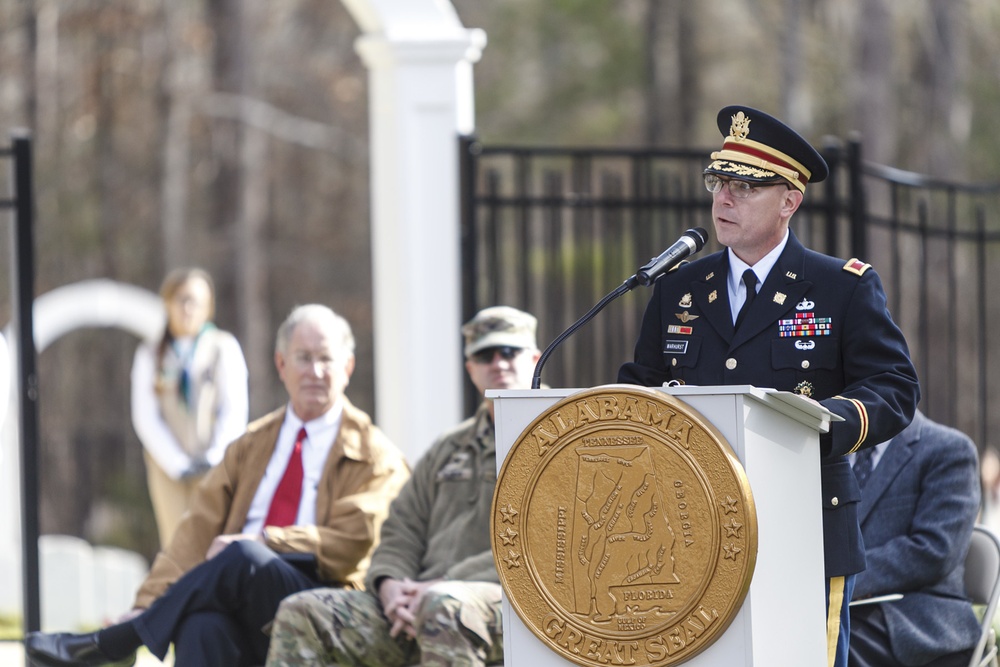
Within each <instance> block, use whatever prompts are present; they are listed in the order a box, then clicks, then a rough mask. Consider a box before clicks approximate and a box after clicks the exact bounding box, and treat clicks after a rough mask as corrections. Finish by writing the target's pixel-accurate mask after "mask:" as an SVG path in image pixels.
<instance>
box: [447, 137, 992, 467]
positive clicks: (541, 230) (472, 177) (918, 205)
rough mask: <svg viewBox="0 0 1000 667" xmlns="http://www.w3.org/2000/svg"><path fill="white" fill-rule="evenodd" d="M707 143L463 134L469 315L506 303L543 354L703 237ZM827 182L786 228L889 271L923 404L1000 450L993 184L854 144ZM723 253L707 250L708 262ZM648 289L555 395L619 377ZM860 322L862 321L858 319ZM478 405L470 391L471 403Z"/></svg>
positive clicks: (596, 331) (562, 367) (587, 343)
mask: <svg viewBox="0 0 1000 667" xmlns="http://www.w3.org/2000/svg"><path fill="white" fill-rule="evenodd" d="M711 150H713V149H711V148H706V149H690V150H656V149H642V150H634V149H617V148H550V147H523V146H489V145H483V144H481V143H479V142H478V141H476V140H475V138H472V137H463V138H462V139H461V140H460V155H461V178H462V243H463V252H462V256H463V277H464V278H463V279H464V285H463V315H464V316H465V317H470V316H471V315H472V314H473V313H474V312H475V311H476V310H478V309H479V308H482V307H485V306H488V305H494V304H506V305H511V306H515V307H518V308H522V309H524V310H527V311H529V312H532V313H534V314H535V315H537V316H538V317H539V344H540V345H542V346H543V347H544V346H545V345H546V344H547V343H548V342H549V341H551V340H553V339H554V338H555V337H556V336H557V335H558V334H559V333H560V332H562V331H563V330H564V329H565V328H566V327H568V326H569V325H571V324H572V323H573V322H574V321H576V320H577V319H578V318H579V317H580V316H582V315H583V314H584V313H586V312H587V311H588V310H589V309H590V308H591V307H592V306H593V305H594V304H595V303H597V302H598V301H599V300H600V299H601V298H602V297H603V296H604V295H606V294H608V293H609V292H611V291H612V290H613V289H615V288H616V287H618V286H619V285H621V284H622V282H624V281H625V279H627V278H628V277H629V276H631V275H632V274H633V273H635V271H636V269H638V268H639V267H640V266H641V265H642V264H644V263H645V262H646V261H648V259H649V258H650V257H652V256H655V255H657V254H659V253H660V252H661V251H662V250H663V249H664V248H666V247H667V246H668V245H670V244H671V243H673V241H675V240H676V239H677V237H678V236H679V235H680V234H681V233H683V232H684V230H686V229H688V228H690V227H695V226H701V227H705V228H706V229H708V230H709V231H710V236H711V229H712V225H711V195H709V194H708V193H707V192H706V191H705V189H704V186H703V185H702V179H701V170H702V168H703V167H704V165H705V162H706V157H707V155H708V154H709V153H710V152H711ZM822 152H823V154H824V156H825V157H826V159H827V162H828V163H829V164H830V167H831V175H830V178H828V179H827V180H826V181H824V182H823V183H821V184H817V185H814V186H812V187H811V188H810V190H809V192H808V194H807V197H806V200H805V203H804V204H803V207H802V208H801V209H800V211H799V213H797V214H796V216H795V218H794V219H793V221H792V228H793V230H794V231H795V233H796V235H797V236H798V237H799V239H800V240H801V241H802V242H803V243H804V244H805V245H806V246H808V247H811V248H814V249H816V250H819V251H821V252H825V253H828V254H831V255H836V256H840V257H844V258H848V257H860V258H862V259H863V260H865V261H867V262H870V263H871V264H872V265H873V266H874V267H875V268H876V270H878V272H879V274H880V275H881V276H882V279H883V282H884V283H885V286H886V291H887V293H888V295H889V303H890V309H891V311H892V313H893V317H894V318H895V319H896V320H897V322H899V324H900V326H901V327H902V328H903V331H904V333H905V334H906V336H907V340H908V341H909V344H910V352H911V355H912V357H913V360H914V363H915V365H916V367H917V371H918V373H919V375H920V378H921V385H922V389H923V399H922V402H921V408H922V409H923V410H924V412H926V413H927V414H928V415H930V416H931V417H933V418H935V419H937V420H939V421H942V422H944V423H947V424H951V425H953V426H956V427H958V428H960V429H962V430H963V431H965V432H966V433H968V434H969V435H970V436H972V437H973V438H974V439H975V440H976V441H977V443H978V444H979V445H980V447H983V446H987V445H989V446H991V447H994V448H1000V431H998V430H997V427H998V425H1000V415H997V414H994V412H996V411H991V410H990V406H991V405H993V404H994V402H995V401H996V400H997V399H998V392H1000V382H998V381H997V380H996V379H995V378H994V377H991V375H990V373H989V363H990V360H991V359H992V360H994V362H995V361H996V360H997V359H1000V297H995V296H994V297H993V298H990V297H991V295H990V294H989V288H988V285H989V276H991V275H1000V183H996V184H989V185H974V184H961V183H953V182H947V181H942V180H939V179H933V178H929V177H926V176H922V175H920V174H914V173H910V172H903V171H900V170H897V169H893V168H890V167H885V166H881V165H875V164H870V163H865V162H864V161H863V160H862V156H861V146H860V144H858V143H857V142H856V141H850V142H846V143H840V142H837V141H831V142H829V143H828V144H827V145H826V146H824V148H823V151H822ZM715 249H718V245H717V244H716V243H715V242H714V241H712V240H710V242H709V244H708V246H707V247H706V248H705V249H704V250H703V252H705V253H707V252H711V251H713V250H715ZM649 296H650V292H648V291H646V290H645V289H643V288H639V289H637V290H634V291H632V292H630V293H628V294H626V295H625V296H624V297H622V298H621V299H619V300H617V301H615V302H613V303H612V304H610V305H609V306H608V307H607V308H606V309H605V310H604V311H603V312H602V313H601V314H600V315H598V316H597V317H596V318H595V319H594V320H593V321H592V322H590V323H589V324H588V325H587V326H586V327H584V328H582V329H580V330H579V331H578V332H577V333H576V334H574V336H572V337H571V338H569V339H568V340H567V341H566V342H565V343H563V345H562V346H561V347H560V348H559V349H558V350H557V351H556V352H555V353H554V354H553V355H552V357H551V358H550V359H549V361H548V363H547V364H546V366H545V369H544V371H543V374H542V381H543V382H544V383H546V384H548V385H550V386H559V387H587V386H593V385H597V384H604V383H608V382H613V381H614V379H615V376H616V373H617V369H618V366H619V365H620V364H621V363H622V362H623V361H626V360H628V359H630V358H631V355H632V345H633V343H634V341H635V339H636V335H637V333H638V328H639V323H640V321H641V318H642V312H643V310H644V308H645V304H646V301H647V299H648V298H649ZM857 326H865V323H864V322H858V323H857ZM473 401H474V398H473V397H472V396H471V395H470V396H469V402H470V404H471V403H472V402H473Z"/></svg>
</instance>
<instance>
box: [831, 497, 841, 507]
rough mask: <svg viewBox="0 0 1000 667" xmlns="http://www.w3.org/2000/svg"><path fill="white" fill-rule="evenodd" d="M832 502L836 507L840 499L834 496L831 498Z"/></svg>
mask: <svg viewBox="0 0 1000 667" xmlns="http://www.w3.org/2000/svg"><path fill="white" fill-rule="evenodd" d="M830 504H831V505H833V506H834V507H836V506H837V505H839V504H840V499H839V498H837V496H834V497H833V498H831V499H830Z"/></svg>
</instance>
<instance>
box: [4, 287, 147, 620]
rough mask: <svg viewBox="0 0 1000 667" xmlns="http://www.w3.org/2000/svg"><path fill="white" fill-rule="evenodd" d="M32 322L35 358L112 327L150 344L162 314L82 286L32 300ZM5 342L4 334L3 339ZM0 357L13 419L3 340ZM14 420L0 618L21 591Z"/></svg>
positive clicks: (130, 296)
mask: <svg viewBox="0 0 1000 667" xmlns="http://www.w3.org/2000/svg"><path fill="white" fill-rule="evenodd" d="M32 317H33V318H34V325H35V349H36V350H37V352H38V353H39V354H40V353H41V352H42V351H43V350H44V349H45V348H47V347H48V346H49V345H51V344H52V343H54V342H55V341H56V340H58V339H59V338H60V337H61V336H64V335H65V334H67V333H69V332H70V331H74V330H76V329H90V328H95V327H99V328H107V327H113V328H118V329H123V330H125V331H128V332H130V333H132V334H134V335H135V336H137V337H139V338H142V339H146V340H154V339H156V338H157V337H158V336H159V335H160V333H161V332H162V331H163V327H164V325H165V323H166V313H165V312H164V309H163V302H162V301H161V299H160V297H159V295H158V294H155V293H154V292H150V291H149V290H145V289H142V288H140V287H136V286H134V285H126V284H124V283H118V282H114V281H112V280H87V281H83V282H79V283H73V284H71V285H65V286H63V287H59V288H57V289H54V290H52V291H51V292H48V293H46V294H43V295H41V296H39V297H37V298H36V299H35V303H34V306H33V311H32ZM7 338H9V334H7ZM0 339H2V343H3V344H2V346H0V347H2V348H3V356H0V366H2V367H0V394H2V399H3V401H2V403H0V405H2V406H3V407H4V408H6V409H7V412H6V414H9V415H15V414H17V404H16V401H17V390H16V388H15V387H13V386H11V385H12V383H13V382H15V381H16V378H15V376H13V375H12V374H11V373H10V369H12V368H14V367H15V360H14V359H13V357H12V356H10V355H12V354H14V353H16V350H15V348H14V346H10V352H9V353H8V352H7V345H6V338H2V337H0ZM17 421H18V420H17V419H5V420H2V426H0V572H4V573H5V575H4V576H5V578H6V581H7V582H8V583H9V585H4V586H0V613H7V612H12V613H20V610H21V608H22V601H23V600H22V597H21V585H22V583H23V581H22V577H21V515H20V507H21V476H20V452H19V451H18V442H19V439H18V424H17Z"/></svg>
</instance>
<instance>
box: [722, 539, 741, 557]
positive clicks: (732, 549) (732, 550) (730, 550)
mask: <svg viewBox="0 0 1000 667" xmlns="http://www.w3.org/2000/svg"><path fill="white" fill-rule="evenodd" d="M722 550H723V551H725V552H726V553H725V555H724V556H723V558H725V559H727V560H736V554H738V553H739V552H741V551H743V549H740V548H739V547H738V546H736V545H735V544H732V543H730V544H727V545H726V546H724V547H722Z"/></svg>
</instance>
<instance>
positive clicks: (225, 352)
mask: <svg viewBox="0 0 1000 667" xmlns="http://www.w3.org/2000/svg"><path fill="white" fill-rule="evenodd" d="M160 297H161V298H162V299H163V304H164V306H165V308H166V311H167V325H166V329H165V330H164V332H163V337H162V338H161V339H160V340H159V341H158V342H157V343H150V342H145V343H143V344H141V345H140V346H139V348H138V349H137V350H136V352H135V361H134V362H133V364H132V425H133V427H134V428H135V432H136V434H137V435H138V436H139V440H140V441H142V445H143V447H144V448H145V450H146V451H145V458H146V480H147V483H148V486H149V496H150V499H151V500H152V503H153V513H154V514H155V515H156V525H157V528H158V530H159V535H160V547H161V548H165V547H166V546H167V544H169V542H170V538H171V536H172V535H173V534H174V530H175V529H176V528H177V524H178V523H180V520H181V517H182V516H183V514H184V512H185V511H186V510H187V508H188V504H189V503H190V500H191V496H192V495H193V493H194V490H195V488H196V487H197V485H198V481H199V480H200V479H201V478H202V476H203V475H204V474H205V473H206V472H207V471H208V469H209V468H210V467H212V466H213V465H215V464H217V463H218V462H219V461H221V460H222V453H223V452H224V451H225V449H226V447H227V446H228V445H229V443H230V442H232V441H233V440H234V439H236V438H237V437H238V436H240V435H241V434H242V433H243V432H244V431H245V430H246V425H247V410H248V407H247V365H246V360H245V359H244V358H243V352H242V350H241V349H240V344H239V343H238V342H237V341H236V338H234V337H233V335H232V334H230V333H228V332H226V331H221V330H219V329H218V328H216V326H215V325H214V324H213V323H212V317H213V316H214V314H215V294H214V287H213V285H212V278H211V276H209V274H208V273H207V272H206V271H203V270H201V269H196V268H181V269H174V270H173V271H171V272H170V273H169V274H167V277H166V278H164V280H163V284H162V285H161V286H160Z"/></svg>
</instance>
